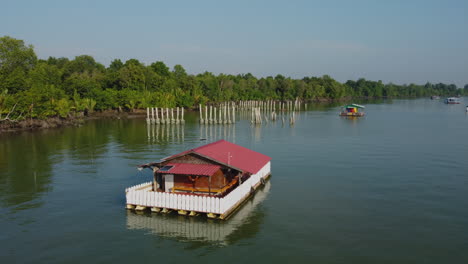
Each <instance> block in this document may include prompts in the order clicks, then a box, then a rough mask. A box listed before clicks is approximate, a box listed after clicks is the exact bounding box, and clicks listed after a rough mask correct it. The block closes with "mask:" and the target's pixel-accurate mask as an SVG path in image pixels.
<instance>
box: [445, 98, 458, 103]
mask: <svg viewBox="0 0 468 264" xmlns="http://www.w3.org/2000/svg"><path fill="white" fill-rule="evenodd" d="M445 103H446V104H459V103H460V99H459V98H457V97H449V98H445Z"/></svg>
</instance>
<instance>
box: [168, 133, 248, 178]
mask: <svg viewBox="0 0 468 264" xmlns="http://www.w3.org/2000/svg"><path fill="white" fill-rule="evenodd" d="M216 142H218V141H216ZM216 142H213V143H216ZM210 144H212V143H210ZM188 154H195V155H198V156H200V157H203V158H205V159H208V160H211V161H214V162H216V163H218V164H221V165H224V166H226V167H229V168H232V169H235V170H238V171H240V172H245V171H244V170H241V169H240V168H237V167H235V166H232V165H228V164H226V163H224V162H221V161H219V160H217V159H214V158H211V157H209V156H205V155H203V154H200V153H198V152H196V151H195V150H194V149H191V150H187V151H184V152H181V153H179V154H175V155H172V156H169V157H166V158H164V159H161V161H162V162H166V161H170V160H173V159H175V158H178V157H182V156H184V155H188ZM249 173H251V172H249Z"/></svg>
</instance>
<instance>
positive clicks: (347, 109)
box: [340, 104, 365, 116]
mask: <svg viewBox="0 0 468 264" xmlns="http://www.w3.org/2000/svg"><path fill="white" fill-rule="evenodd" d="M341 108H342V110H341V112H340V116H364V114H365V113H364V112H363V111H361V112H360V110H362V109H364V108H365V107H364V106H362V105H358V104H349V105H344V106H342V107H341Z"/></svg>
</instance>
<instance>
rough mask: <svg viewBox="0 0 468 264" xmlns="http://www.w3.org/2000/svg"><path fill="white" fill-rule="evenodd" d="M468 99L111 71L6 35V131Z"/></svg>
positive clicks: (283, 80)
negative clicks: (155, 116)
mask: <svg viewBox="0 0 468 264" xmlns="http://www.w3.org/2000/svg"><path fill="white" fill-rule="evenodd" d="M431 95H440V96H456V95H468V84H467V85H465V86H464V88H458V87H457V86H456V85H454V84H443V83H437V84H432V83H426V84H424V85H418V84H403V85H398V84H393V83H388V84H384V83H383V82H382V81H370V80H366V79H363V78H361V79H358V80H357V81H353V80H349V81H347V82H345V83H340V82H338V81H336V80H334V79H333V78H332V77H330V76H328V75H324V76H321V77H304V78H302V79H293V78H290V77H285V76H283V75H280V74H278V75H276V76H268V77H261V78H257V77H255V76H253V75H252V74H250V73H246V74H237V75H230V74H218V75H215V74H213V73H211V72H204V73H201V74H196V75H194V74H187V72H186V71H185V69H184V68H183V67H182V65H175V66H174V67H173V69H172V70H171V69H169V67H168V66H166V64H165V63H164V62H162V61H156V62H154V63H151V64H149V65H145V64H144V63H141V62H140V61H138V60H137V59H129V60H127V61H126V62H122V61H121V60H120V59H114V60H113V61H112V62H111V63H110V65H109V66H108V67H105V66H104V65H103V64H100V63H98V62H96V61H95V60H94V58H93V57H92V56H90V55H80V56H76V57H75V58H74V59H68V58H55V57H49V58H48V59H38V58H37V56H36V54H35V52H34V48H33V46H32V45H26V44H25V43H24V41H23V40H19V39H15V38H12V37H9V36H3V37H0V132H4V131H15V130H27V129H34V128H49V127H57V126H62V125H76V124H80V123H82V122H83V120H86V119H94V118H103V117H116V118H119V117H123V116H126V117H132V116H135V115H137V116H138V114H137V113H140V112H141V113H144V111H143V110H144V109H146V108H147V107H165V108H173V107H184V108H185V109H188V110H195V109H196V108H197V107H198V105H200V104H201V105H207V104H216V103H220V102H227V101H240V100H244V101H245V100H262V101H263V100H276V101H286V100H295V99H299V100H302V101H315V102H320V101H325V102H330V101H344V100H347V99H354V98H403V97H406V98H407V97H423V96H431Z"/></svg>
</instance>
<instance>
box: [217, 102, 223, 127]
mask: <svg viewBox="0 0 468 264" xmlns="http://www.w3.org/2000/svg"><path fill="white" fill-rule="evenodd" d="M221 108H222V106H219V112H218V113H219V123H220V124H222V123H223V119H222V118H221Z"/></svg>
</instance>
